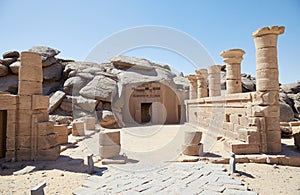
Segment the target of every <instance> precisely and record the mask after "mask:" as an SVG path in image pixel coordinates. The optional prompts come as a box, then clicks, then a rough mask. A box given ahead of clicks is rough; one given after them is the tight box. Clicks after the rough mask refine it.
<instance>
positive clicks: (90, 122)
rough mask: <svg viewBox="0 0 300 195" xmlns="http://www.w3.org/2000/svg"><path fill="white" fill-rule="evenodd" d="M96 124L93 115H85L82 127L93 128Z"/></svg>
mask: <svg viewBox="0 0 300 195" xmlns="http://www.w3.org/2000/svg"><path fill="white" fill-rule="evenodd" d="M95 124H96V118H95V117H87V118H85V120H84V129H85V130H94V129H95Z"/></svg>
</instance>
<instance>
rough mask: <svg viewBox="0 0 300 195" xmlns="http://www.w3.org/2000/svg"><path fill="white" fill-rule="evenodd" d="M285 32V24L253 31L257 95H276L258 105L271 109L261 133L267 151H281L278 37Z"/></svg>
mask: <svg viewBox="0 0 300 195" xmlns="http://www.w3.org/2000/svg"><path fill="white" fill-rule="evenodd" d="M283 33H284V27H283V26H270V27H265V28H261V29H258V30H257V31H255V32H254V33H252V36H253V39H254V43H255V48H256V89H257V92H256V93H257V96H258V97H267V96H272V97H274V98H268V99H264V101H263V102H262V103H260V104H259V105H258V106H259V107H260V109H261V110H269V112H264V115H263V117H264V120H265V126H264V129H263V130H262V131H261V135H263V137H265V143H266V151H267V152H280V151H281V136H280V133H281V132H280V126H279V117H280V109H279V100H278V99H279V98H278V96H279V80H278V62H277V61H278V60H277V39H278V35H280V34H283ZM261 144H262V145H263V144H264V143H261Z"/></svg>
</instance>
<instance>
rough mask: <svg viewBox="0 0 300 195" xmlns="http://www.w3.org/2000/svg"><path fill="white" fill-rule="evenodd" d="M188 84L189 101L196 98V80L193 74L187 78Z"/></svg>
mask: <svg viewBox="0 0 300 195" xmlns="http://www.w3.org/2000/svg"><path fill="white" fill-rule="evenodd" d="M187 78H188V80H189V82H190V100H191V99H196V98H197V80H196V76H195V75H193V74H190V75H188V76H187Z"/></svg>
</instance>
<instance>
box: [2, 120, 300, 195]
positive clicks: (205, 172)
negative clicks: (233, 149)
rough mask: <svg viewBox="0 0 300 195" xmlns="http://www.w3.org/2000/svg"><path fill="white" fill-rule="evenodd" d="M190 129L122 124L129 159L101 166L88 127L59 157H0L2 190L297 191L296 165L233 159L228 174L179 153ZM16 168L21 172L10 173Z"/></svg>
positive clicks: (208, 147) (216, 146)
mask: <svg viewBox="0 0 300 195" xmlns="http://www.w3.org/2000/svg"><path fill="white" fill-rule="evenodd" d="M190 128H191V129H192V127H190V126H187V125H162V126H160V125H154V126H141V127H126V128H123V129H122V130H121V144H122V150H121V153H120V154H121V156H120V157H119V158H118V159H124V158H127V163H126V164H110V165H103V164H102V163H101V161H99V144H98V143H99V140H98V138H99V131H95V132H92V131H91V132H87V134H89V136H85V137H84V138H85V139H84V140H82V141H79V142H78V143H77V144H74V145H70V144H69V145H68V148H67V149H66V150H65V151H63V152H62V153H61V157H60V158H59V159H58V160H57V161H48V162H14V163H7V162H4V161H3V160H2V161H1V162H0V163H1V170H0V194H30V189H32V188H33V187H35V186H36V185H38V184H40V183H41V182H45V183H46V187H45V188H44V191H45V194H76V195H79V194H140V193H142V194H154V193H155V194H156V193H157V194H220V193H222V194H257V193H258V194H299V193H300V184H299V178H300V167H293V166H281V165H276V164H275V165H274V164H257V163H237V165H236V170H237V172H236V173H233V174H231V173H230V171H229V170H230V169H229V165H228V164H212V163H210V162H205V161H199V160H198V159H197V158H195V157H188V156H183V155H182V154H181V151H182V148H181V147H182V146H181V145H182V143H183V142H182V141H183V134H184V131H185V130H187V129H190ZM101 130H102V129H101ZM80 138H83V137H79V138H78V137H73V136H70V137H69V142H75V141H76V140H77V141H78V139H80ZM285 141H286V142H287V143H289V142H291V140H285ZM201 143H203V144H204V146H205V147H204V154H203V155H206V156H209V157H215V158H218V157H221V156H222V157H224V156H225V157H226V156H228V153H227V152H225V151H223V150H222V143H221V142H220V141H217V140H216V139H210V138H209V137H206V135H203V137H202V140H201ZM294 152H295V151H294ZM89 154H93V159H94V162H95V163H94V165H95V172H94V173H93V174H88V173H87V170H88V165H87V164H88V163H87V156H88V155H89ZM118 159H117V160H118ZM183 161H186V162H183ZM192 161H195V162H192ZM24 167H25V169H24ZM30 167H32V169H29V170H30V171H26V168H27V170H28V168H30ZM18 170H23V173H22V172H21V173H20V174H19V175H16V174H15V175H14V174H13V173H14V172H15V171H18Z"/></svg>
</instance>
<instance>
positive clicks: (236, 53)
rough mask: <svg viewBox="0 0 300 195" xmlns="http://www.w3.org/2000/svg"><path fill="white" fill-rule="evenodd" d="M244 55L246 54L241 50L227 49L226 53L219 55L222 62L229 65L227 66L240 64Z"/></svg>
mask: <svg viewBox="0 0 300 195" xmlns="http://www.w3.org/2000/svg"><path fill="white" fill-rule="evenodd" d="M245 53H246V52H245V51H244V50H242V49H229V50H226V51H222V52H221V53H220V56H222V57H223V58H224V59H223V61H224V62H225V63H229V64H232V63H241V62H242V60H243V55H244V54H245Z"/></svg>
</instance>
